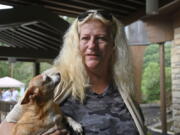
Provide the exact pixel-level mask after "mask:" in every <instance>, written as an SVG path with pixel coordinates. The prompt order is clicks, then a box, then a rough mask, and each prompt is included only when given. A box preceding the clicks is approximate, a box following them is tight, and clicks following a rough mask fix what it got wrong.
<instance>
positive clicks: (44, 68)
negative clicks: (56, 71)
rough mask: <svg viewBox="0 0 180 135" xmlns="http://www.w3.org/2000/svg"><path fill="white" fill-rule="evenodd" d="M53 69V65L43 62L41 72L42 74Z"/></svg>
mask: <svg viewBox="0 0 180 135" xmlns="http://www.w3.org/2000/svg"><path fill="white" fill-rule="evenodd" d="M51 67H52V64H50V63H47V62H41V69H40V72H41V73H42V72H43V71H45V70H47V69H49V68H51Z"/></svg>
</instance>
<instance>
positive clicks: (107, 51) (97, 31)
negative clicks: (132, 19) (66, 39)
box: [80, 20, 113, 71]
mask: <svg viewBox="0 0 180 135" xmlns="http://www.w3.org/2000/svg"><path fill="white" fill-rule="evenodd" d="M80 52H81V55H82V57H83V61H84V64H85V66H86V68H87V69H89V70H97V71H100V70H103V69H105V70H106V71H107V70H108V67H109V66H110V65H109V64H110V58H111V56H112V52H113V40H112V38H111V34H110V29H109V27H107V25H105V24H103V23H102V22H100V21H98V20H91V21H88V22H86V23H85V24H83V25H81V26H80Z"/></svg>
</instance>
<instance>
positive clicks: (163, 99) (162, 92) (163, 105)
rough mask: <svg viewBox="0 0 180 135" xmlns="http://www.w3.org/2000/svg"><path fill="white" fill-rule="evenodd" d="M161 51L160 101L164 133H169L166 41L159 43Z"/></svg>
mask: <svg viewBox="0 0 180 135" xmlns="http://www.w3.org/2000/svg"><path fill="white" fill-rule="evenodd" d="M159 49H160V50H159V53H160V103H161V108H160V110H161V128H162V135H167V120H166V91H165V64H164V43H160V44H159Z"/></svg>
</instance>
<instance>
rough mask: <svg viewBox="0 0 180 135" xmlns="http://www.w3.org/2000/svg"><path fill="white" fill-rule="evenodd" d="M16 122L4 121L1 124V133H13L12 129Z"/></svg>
mask: <svg viewBox="0 0 180 135" xmlns="http://www.w3.org/2000/svg"><path fill="white" fill-rule="evenodd" d="M14 126H15V123H9V122H2V123H1V124H0V135H12V129H13V127H14Z"/></svg>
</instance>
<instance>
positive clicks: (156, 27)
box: [143, 16, 174, 43]
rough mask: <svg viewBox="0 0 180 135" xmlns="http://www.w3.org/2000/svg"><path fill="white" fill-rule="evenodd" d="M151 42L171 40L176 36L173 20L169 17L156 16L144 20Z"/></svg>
mask: <svg viewBox="0 0 180 135" xmlns="http://www.w3.org/2000/svg"><path fill="white" fill-rule="evenodd" d="M143 21H144V24H145V29H146V30H147V35H148V39H149V41H150V42H151V43H161V42H165V41H171V40H173V38H174V34H173V21H172V20H171V18H168V17H163V16H162V17H160V16H159V17H154V18H149V19H145V20H143Z"/></svg>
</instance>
